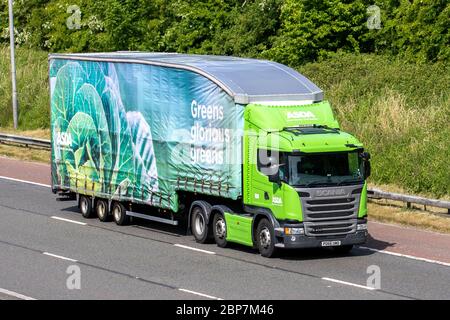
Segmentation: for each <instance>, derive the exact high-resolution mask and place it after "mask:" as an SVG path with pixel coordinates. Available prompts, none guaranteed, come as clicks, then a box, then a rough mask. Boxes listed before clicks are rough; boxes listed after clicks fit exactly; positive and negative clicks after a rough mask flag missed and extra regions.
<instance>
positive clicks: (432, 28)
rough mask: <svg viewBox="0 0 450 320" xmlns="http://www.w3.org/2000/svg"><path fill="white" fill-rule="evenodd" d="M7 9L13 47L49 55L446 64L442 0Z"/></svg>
mask: <svg viewBox="0 0 450 320" xmlns="http://www.w3.org/2000/svg"><path fill="white" fill-rule="evenodd" d="M371 5H377V6H378V8H379V9H380V10H381V11H380V19H381V21H380V22H381V25H380V26H381V29H369V28H368V27H367V21H368V19H369V17H370V15H371V11H370V10H369V7H370V6H371ZM74 6H77V7H78V8H79V12H80V15H81V17H80V21H78V22H79V26H78V27H76V28H73V26H74V22H76V20H77V19H76V18H77V11H75V10H74V8H75V7H74ZM14 11H15V20H16V21H15V23H16V32H15V33H16V42H17V43H18V44H20V45H25V46H28V47H33V48H41V49H45V50H49V51H53V52H55V51H57V52H81V51H116V50H145V51H171V52H172V51H173V52H190V53H202V54H204V53H210V54H224V55H237V56H250V57H265V58H269V59H273V60H276V61H278V62H282V63H286V64H289V65H291V66H294V67H297V66H300V65H302V64H304V63H305V62H308V61H314V60H316V59H317V58H325V57H327V56H328V55H329V54H330V53H333V52H336V51H337V50H338V49H340V50H344V51H347V52H360V53H371V52H375V53H388V54H393V55H400V56H401V57H403V58H406V59H408V60H410V61H422V62H423V61H448V60H449V57H450V32H449V29H450V3H449V2H448V1H446V0H313V1H311V0H245V1H239V0H202V1H196V0H170V1H167V0H103V1H95V0H71V1H69V0H53V1H51V0H16V1H15V6H14ZM7 17H8V15H7V0H0V31H1V32H0V42H1V41H3V42H6V41H8V32H7V31H8V30H7V27H8V26H7V22H8V19H7ZM69 26H70V28H69Z"/></svg>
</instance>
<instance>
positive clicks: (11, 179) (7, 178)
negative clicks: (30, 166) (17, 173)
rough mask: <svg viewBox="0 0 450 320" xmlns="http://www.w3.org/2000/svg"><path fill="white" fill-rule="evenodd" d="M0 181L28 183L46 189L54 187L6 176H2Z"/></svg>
mask: <svg viewBox="0 0 450 320" xmlns="http://www.w3.org/2000/svg"><path fill="white" fill-rule="evenodd" d="M0 179H5V180H10V181H15V182H22V183H28V184H32V185H35V186H40V187H46V188H51V187H52V186H51V185H49V184H43V183H37V182H32V181H26V180H20V179H14V178H10V177H5V176H0Z"/></svg>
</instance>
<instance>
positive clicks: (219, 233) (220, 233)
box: [213, 213, 228, 248]
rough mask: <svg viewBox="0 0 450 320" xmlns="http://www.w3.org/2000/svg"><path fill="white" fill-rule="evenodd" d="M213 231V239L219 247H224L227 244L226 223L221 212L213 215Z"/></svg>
mask: <svg viewBox="0 0 450 320" xmlns="http://www.w3.org/2000/svg"><path fill="white" fill-rule="evenodd" d="M213 233H214V240H216V243H217V245H218V246H219V247H221V248H225V247H226V246H227V244H228V242H227V223H226V221H225V218H224V216H223V215H222V214H221V213H217V214H215V215H214V220H213Z"/></svg>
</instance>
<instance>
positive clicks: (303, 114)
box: [287, 111, 317, 120]
mask: <svg viewBox="0 0 450 320" xmlns="http://www.w3.org/2000/svg"><path fill="white" fill-rule="evenodd" d="M287 118H288V120H298V119H302V120H317V117H316V115H315V114H314V113H312V112H311V111H289V112H287Z"/></svg>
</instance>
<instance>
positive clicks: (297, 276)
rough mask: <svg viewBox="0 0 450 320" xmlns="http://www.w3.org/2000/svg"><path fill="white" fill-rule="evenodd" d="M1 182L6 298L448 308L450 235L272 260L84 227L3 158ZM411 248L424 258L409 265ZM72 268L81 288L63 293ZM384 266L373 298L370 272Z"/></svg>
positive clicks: (165, 229) (73, 212) (388, 235)
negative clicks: (404, 302)
mask: <svg viewBox="0 0 450 320" xmlns="http://www.w3.org/2000/svg"><path fill="white" fill-rule="evenodd" d="M12 168H14V170H13V169H12ZM17 168H19V169H20V170H18V169H17ZM0 176H3V177H2V178H0V218H1V223H0V299H450V263H449V262H450V259H449V257H448V251H449V249H450V237H449V236H448V235H440V234H437V233H431V232H424V231H417V230H411V229H406V228H401V227H395V226H389V225H383V224H374V223H372V224H371V227H370V228H371V230H372V229H373V230H375V234H373V233H372V231H371V236H372V239H371V241H370V242H369V243H368V244H367V247H369V248H366V247H357V248H355V249H354V250H353V251H352V252H351V253H350V254H348V255H346V256H337V255H335V254H334V253H332V252H331V251H327V250H297V251H286V252H283V253H282V255H281V257H279V258H276V259H266V258H262V257H261V256H259V254H257V252H256V251H255V250H252V249H248V248H244V247H241V246H238V245H235V246H233V247H232V248H227V249H222V248H218V247H217V246H216V245H213V244H210V245H201V244H197V243H195V241H194V240H193V238H192V236H186V235H185V233H184V230H182V229H180V228H179V227H172V226H166V225H162V224H158V223H149V222H146V221H142V220H137V221H134V224H133V225H130V226H125V227H119V226H116V225H115V224H114V222H109V223H102V222H100V221H98V220H97V219H83V217H81V215H80V214H79V213H78V209H77V207H76V202H74V201H57V200H56V198H57V196H55V195H53V194H52V193H51V191H50V189H49V187H48V186H46V184H48V180H49V176H48V166H45V165H40V164H30V163H25V162H19V161H15V160H14V161H13V160H8V159H4V158H0ZM5 177H12V178H15V179H22V180H27V181H34V182H38V183H42V184H43V185H36V184H30V183H26V182H23V181H14V180H11V179H5ZM372 227H373V228H372ZM392 233H393V234H392ZM383 234H384V235H385V236H384V237H383ZM412 235H413V236H412ZM407 236H409V237H410V238H411V237H412V239H409V243H407V241H406V240H407V239H406V238H405V237H407ZM380 237H381V238H380ZM393 241H395V242H399V243H400V245H399V246H397V247H395V246H393V245H392V244H393ZM434 243H435V244H436V245H435V246H434V245H433V244H434ZM414 247H419V248H422V251H420V250H419V251H418V254H419V256H417V255H415V257H408V256H404V255H409V256H411V255H412V254H411V253H412V252H411V251H410V250H412V249H411V248H414ZM375 248H377V249H384V250H383V252H380V251H378V250H375ZM384 251H387V252H384ZM416 253H417V252H416ZM402 254H404V255H403V256H402ZM71 266H77V267H78V268H79V270H80V274H81V276H80V280H81V281H80V284H81V289H72V290H71V289H68V287H67V282H68V278H69V277H70V274H68V273H67V270H68V268H69V267H71ZM373 266H375V267H373ZM77 267H75V268H77ZM378 267H379V270H380V274H381V277H380V279H381V282H380V284H381V288H380V289H377V290H373V288H372V287H371V286H370V283H369V284H368V282H367V279H368V277H369V276H370V274H368V273H367V271H368V268H369V269H370V270H373V269H371V268H375V269H377V268H378ZM69 280H70V279H69ZM69 283H71V281H69ZM368 285H369V286H368Z"/></svg>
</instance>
